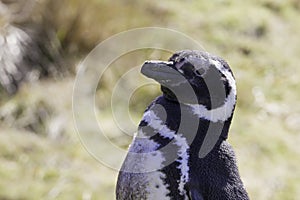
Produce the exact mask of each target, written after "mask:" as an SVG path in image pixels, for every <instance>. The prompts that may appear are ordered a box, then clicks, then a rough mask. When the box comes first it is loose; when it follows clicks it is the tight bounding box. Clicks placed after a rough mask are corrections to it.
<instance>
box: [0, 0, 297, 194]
mask: <svg viewBox="0 0 300 200" xmlns="http://www.w3.org/2000/svg"><path fill="white" fill-rule="evenodd" d="M32 1H34V0H32ZM20 2H22V1H19V3H20ZM28 2H29V1H28ZM34 2H35V1H34ZM36 2H37V3H36V4H35V7H33V9H31V10H30V9H29V10H30V11H28V10H26V11H24V12H29V15H26V16H27V17H20V15H16V14H14V12H16V9H21V10H22V8H25V7H24V6H20V7H18V6H17V5H18V2H17V1H13V0H10V1H7V0H6V1H4V0H3V1H1V6H4V7H3V8H7V9H8V11H7V12H6V13H5V15H3V16H2V17H1V18H0V25H1V26H2V30H1V34H3V30H5V28H6V24H7V23H9V24H10V25H13V26H16V27H27V25H28V24H34V25H35V26H30V27H31V28H32V29H33V30H37V29H36V28H35V27H48V29H49V30H51V31H52V33H54V36H55V37H46V39H47V40H51V41H50V42H49V41H47V42H46V43H45V44H47V45H48V44H49V43H50V44H59V45H54V47H52V48H56V50H57V52H60V55H59V57H53V56H51V57H49V56H48V57H47V55H49V54H47V53H45V57H46V59H47V60H50V61H51V62H50V63H52V64H49V65H51V66H53V63H54V65H55V66H56V64H55V63H59V64H58V65H57V66H60V67H58V68H55V69H56V70H57V71H60V73H53V74H50V75H49V76H48V74H47V73H46V75H45V76H41V77H40V78H39V80H36V79H34V80H28V81H24V82H22V83H20V85H19V89H18V91H16V93H15V94H14V95H11V94H10V95H9V94H7V92H5V90H4V89H2V90H0V94H1V98H0V119H1V121H0V163H1V165H0V176H1V179H0V199H3V200H4V199H10V200H13V199H24V200H25V199H30V200H31V199H63V200H64V199H84V200H88V199H113V198H114V187H115V181H116V175H117V171H115V170H113V169H110V168H108V167H106V166H104V165H102V164H101V163H98V162H97V160H95V159H94V158H93V157H92V156H91V155H90V154H89V153H88V152H87V151H86V149H85V148H84V147H83V146H82V144H81V141H80V139H79V137H78V135H77V133H76V131H75V128H74V123H73V119H72V90H73V83H74V80H75V75H76V70H77V68H76V66H77V64H78V63H79V62H80V60H81V59H83V58H84V57H85V55H86V54H87V53H88V52H89V51H90V50H91V49H92V48H93V47H95V46H96V45H97V43H98V42H101V41H103V40H105V39H106V38H108V37H110V36H112V35H113V34H116V33H119V32H121V31H125V30H128V29H131V28H137V27H145V26H158V27H166V28H170V29H175V30H177V31H181V32H183V33H185V34H187V35H188V36H190V37H192V38H194V39H195V40H197V41H198V42H199V43H201V44H202V46H203V47H204V48H205V49H206V50H207V51H209V52H212V53H214V54H217V55H220V56H221V57H223V58H225V59H226V60H227V61H228V62H229V63H230V65H231V67H232V69H233V71H234V73H235V76H236V79H237V84H238V105H237V109H236V113H235V117H234V120H233V124H232V128H231V133H230V136H229V137H230V138H229V140H230V142H231V143H232V144H233V146H234V148H235V150H236V153H237V157H238V164H239V167H240V171H241V176H242V179H243V181H244V183H245V185H246V188H247V190H248V192H249V194H250V197H251V199H270V200H271V199H272V200H279V199H280V200H281V199H286V200H296V199H298V197H299V196H300V190H299V188H300V170H299V163H300V150H299V148H298V145H299V143H300V135H299V131H300V101H299V99H300V84H299V74H300V68H299V67H298V65H299V61H300V60H299V54H300V39H299V35H300V2H299V1H298V0H286V1H279V0H276V1H271V0H261V1H258V0H254V1H250V0H245V1H235V0H234V1H229V0H218V1H217V0H216V1H205V2H204V1H202V2H200V1H192V0H190V1H179V0H176V1H158V0H155V1H138V2H137V1H132V0H123V1H107V0H90V1H87V2H84V1H80V0H68V1H67V0H62V1H50V0H42V1H36ZM1 8H2V7H1ZM2 10H3V9H0V11H2ZM19 12H20V11H19ZM8 13H10V14H11V13H12V14H11V15H8ZM21 13H22V12H21ZM21 16H22V15H21ZM18 17H19V18H18ZM27 28H28V27H27ZM40 36H42V35H40ZM52 36H53V35H52ZM42 37H43V36H42ZM0 39H1V38H0ZM38 40H39V41H40V40H41V38H39V39H38ZM52 40H53V41H52ZM42 41H43V40H42ZM0 45H1V40H0ZM46 49H49V48H46ZM50 49H51V48H50ZM0 51H1V49H0ZM50 51H51V52H52V50H50ZM43 52H45V51H43ZM153 55H156V56H154V57H155V58H162V59H166V58H167V57H168V56H169V54H168V53H166V52H157V51H155V50H146V51H144V52H142V54H139V53H136V54H135V53H134V52H133V53H132V55H127V56H128V57H125V58H124V59H125V60H122V62H118V63H114V64H113V66H119V65H120V63H126V62H128V63H129V64H130V61H128V60H130V59H131V58H134V59H136V58H137V57H139V59H140V60H139V61H137V62H136V63H139V62H140V61H142V60H145V59H149V57H150V58H151V56H152V57H153ZM141 56H142V57H141ZM50 58H51V59H50ZM2 59H3V58H2ZM40 59H44V58H43V56H41V58H40ZM61 59H62V60H63V61H61ZM126 59H128V60H127V61H126ZM1 62H2V61H0V63H1ZM1 65H3V63H1ZM45 66H48V64H47V65H45ZM0 68H3V66H0ZM112 69H113V70H112V71H107V72H106V74H105V77H107V78H105V77H104V79H103V83H102V84H101V85H99V87H98V90H97V94H96V95H97V99H96V101H97V106H98V109H100V110H101V111H102V113H104V116H99V118H101V119H102V117H103V119H102V123H103V124H104V126H105V127H106V128H107V129H108V130H111V132H109V135H108V137H110V138H111V139H112V140H113V141H114V142H115V143H116V144H118V145H119V146H120V147H122V148H126V147H127V145H128V144H129V142H130V139H131V138H130V137H124V136H122V135H121V133H120V132H117V133H116V132H115V131H112V130H115V127H114V126H115V124H113V122H111V121H110V120H109V115H110V114H109V113H110V110H109V107H107V105H109V104H110V95H111V89H112V88H111V84H112V83H114V81H115V80H118V78H119V77H120V76H121V75H122V71H119V69H118V68H115V67H112ZM112 80H113V81H112ZM127 84H136V82H135V81H134V80H133V81H132V82H129V83H127ZM158 94H159V88H158V87H155V86H154V87H149V88H142V89H141V90H138V91H137V92H136V93H134V95H133V97H132V99H131V102H130V108H129V109H130V113H131V115H132V118H133V119H134V120H135V121H138V119H140V117H141V114H142V112H143V110H144V108H145V107H146V105H147V104H148V103H149V101H150V100H151V99H152V98H153V97H155V96H156V95H158ZM106 113H107V116H106ZM99 146H101V141H99ZM111 156H112V157H113V156H114V155H111Z"/></svg>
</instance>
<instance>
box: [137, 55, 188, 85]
mask: <svg viewBox="0 0 300 200" xmlns="http://www.w3.org/2000/svg"><path fill="white" fill-rule="evenodd" d="M172 65H173V62H165V61H146V62H145V63H144V64H143V66H142V69H141V73H142V74H143V75H145V76H146V77H148V78H152V79H154V80H156V81H157V82H159V83H160V84H162V85H168V84H172V83H176V82H178V81H179V80H180V79H182V78H183V76H182V75H181V74H180V73H179V72H178V71H177V70H176V69H174V68H173V67H172Z"/></svg>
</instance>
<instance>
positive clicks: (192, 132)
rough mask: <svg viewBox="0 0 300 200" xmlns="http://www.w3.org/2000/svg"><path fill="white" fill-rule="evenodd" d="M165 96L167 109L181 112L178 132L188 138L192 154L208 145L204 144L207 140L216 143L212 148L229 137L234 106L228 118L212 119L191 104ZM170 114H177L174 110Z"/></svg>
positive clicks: (197, 152)
mask: <svg viewBox="0 0 300 200" xmlns="http://www.w3.org/2000/svg"><path fill="white" fill-rule="evenodd" d="M163 97H164V99H165V102H168V107H166V110H172V111H174V110H177V112H180V115H179V117H178V118H177V119H176V123H177V127H176V129H177V134H182V135H183V137H185V138H186V139H187V142H188V144H189V145H190V150H189V151H190V153H191V154H192V155H197V156H198V154H199V151H200V149H201V147H202V146H203V145H206V144H204V143H205V142H209V143H212V144H213V145H214V146H213V147H212V148H214V147H215V146H217V145H219V144H220V143H221V142H222V141H224V140H226V139H227V138H228V132H229V128H230V125H231V121H232V117H233V111H234V108H232V110H230V112H231V115H230V116H229V117H227V115H226V113H225V114H224V115H226V120H224V121H223V120H221V119H223V118H220V120H216V121H211V120H209V117H202V115H203V114H202V115H200V116H199V114H198V113H197V112H195V111H194V110H193V107H191V106H190V105H187V104H181V103H178V102H176V101H172V100H169V99H168V98H166V97H165V96H163ZM167 112H168V111H167ZM212 112H213V110H212ZM168 115H169V116H170V117H172V118H173V117H174V116H175V115H174V113H172V112H170V113H168ZM224 118H225V117H224ZM213 119H215V118H213ZM168 121H169V120H167V122H168ZM171 124H172V123H169V124H168V125H171ZM172 128H174V127H172ZM173 130H174V129H173Z"/></svg>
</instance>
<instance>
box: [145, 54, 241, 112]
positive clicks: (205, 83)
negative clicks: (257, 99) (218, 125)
mask: <svg viewBox="0 0 300 200" xmlns="http://www.w3.org/2000/svg"><path fill="white" fill-rule="evenodd" d="M141 73H142V74H144V75H145V76H147V77H149V78H152V79H154V80H156V81H157V82H158V83H160V85H161V90H162V92H163V94H164V96H165V97H166V98H167V99H169V100H171V101H177V102H179V103H184V104H189V105H194V104H195V105H196V104H198V105H199V104H200V105H203V106H205V108H207V109H208V110H211V109H215V108H218V107H221V106H223V105H224V103H225V102H226V101H228V98H229V97H230V101H234V102H231V105H232V104H234V105H235V101H236V85H235V79H234V76H233V74H232V71H231V69H230V67H229V65H228V64H227V63H226V62H225V61H224V60H223V59H221V58H219V57H217V56H213V55H211V54H209V53H207V52H203V51H191V50H183V51H179V52H176V53H174V54H173V55H172V56H171V57H170V59H169V61H146V62H145V63H144V65H143V66H142V69H141Z"/></svg>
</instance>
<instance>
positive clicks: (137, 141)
mask: <svg viewBox="0 0 300 200" xmlns="http://www.w3.org/2000/svg"><path fill="white" fill-rule="evenodd" d="M141 73H142V74H143V75H145V76H146V77H148V78H151V79H154V80H155V81H157V82H158V83H159V84H160V85H161V91H162V95H161V96H159V97H157V98H156V99H155V100H154V101H153V102H152V103H151V104H150V105H149V106H148V108H147V109H146V110H145V112H144V115H143V118H142V120H141V122H140V124H139V127H138V131H137V133H136V135H135V136H134V139H133V141H132V143H131V145H130V147H129V150H128V154H127V156H126V158H125V160H124V162H123V165H122V167H121V169H120V171H119V175H118V178H117V185H116V199H117V200H141V199H144V200H158V199H159V200H248V199H249V196H248V194H247V191H246V189H245V187H244V184H243V182H242V180H241V178H240V175H239V170H238V167H237V161H236V156H235V153H234V150H233V148H232V147H231V145H230V144H229V143H228V142H227V141H226V139H227V138H228V132H229V128H230V124H231V121H232V117H233V113H234V109H235V105H236V83H235V78H234V75H233V73H232V71H231V69H230V67H229V65H228V64H227V62H226V61H225V60H223V59H222V58H220V57H218V56H215V55H212V54H210V53H208V52H204V51H198V50H182V51H178V52H176V53H174V54H173V55H172V56H171V57H170V59H169V60H168V61H146V62H145V63H144V64H143V66H142V68H141Z"/></svg>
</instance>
